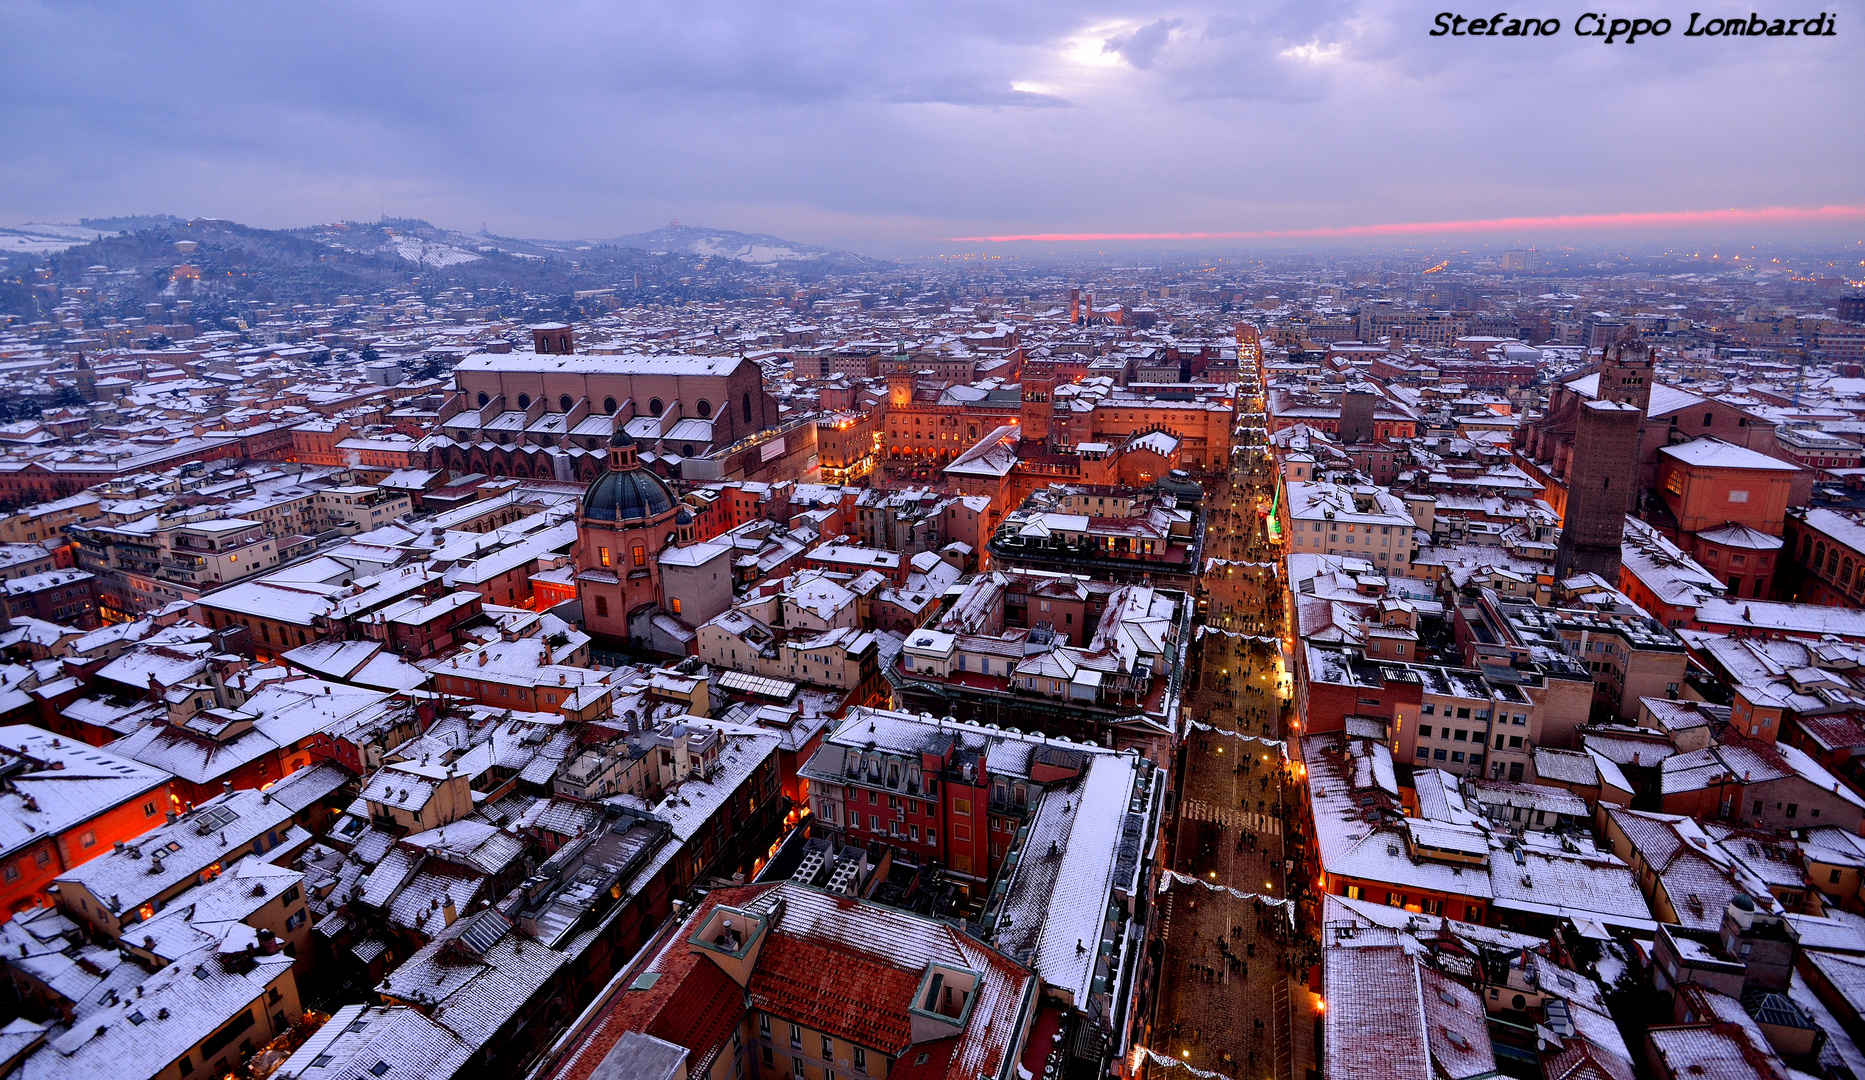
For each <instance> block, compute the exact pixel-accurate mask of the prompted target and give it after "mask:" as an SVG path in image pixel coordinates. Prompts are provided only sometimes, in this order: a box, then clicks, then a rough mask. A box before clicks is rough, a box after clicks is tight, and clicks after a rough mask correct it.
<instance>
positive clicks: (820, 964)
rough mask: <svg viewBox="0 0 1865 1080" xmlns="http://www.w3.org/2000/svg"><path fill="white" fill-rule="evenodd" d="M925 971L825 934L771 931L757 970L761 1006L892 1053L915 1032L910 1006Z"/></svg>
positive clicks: (755, 989) (754, 995) (754, 980)
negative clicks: (794, 934) (800, 935)
mask: <svg viewBox="0 0 1865 1080" xmlns="http://www.w3.org/2000/svg"><path fill="white" fill-rule="evenodd" d="M920 975H921V972H919V971H908V970H906V969H904V968H898V967H893V966H892V965H889V964H885V963H881V962H879V961H878V960H877V959H876V957H875V956H874V955H873V954H872V953H860V952H856V951H855V950H853V949H849V948H846V947H843V946H840V945H836V944H832V943H830V942H827V941H823V940H820V939H804V938H798V937H792V936H790V935H788V934H782V933H777V934H771V935H770V936H769V937H768V938H767V940H766V941H765V942H764V949H763V951H762V952H761V953H760V954H759V955H758V966H757V969H756V971H755V973H754V974H753V975H752V976H751V1002H752V1005H753V1006H755V1007H756V1008H759V1009H763V1010H765V1011H767V1012H771V1013H775V1014H776V1015H778V1016H783V1017H787V1018H789V1019H791V1020H794V1021H795V1022H797V1023H799V1024H802V1025H804V1026H805V1027H810V1028H814V1029H816V1030H818V1031H826V1032H829V1033H830V1034H832V1035H835V1036H836V1037H837V1038H840V1039H845V1040H847V1041H848V1042H851V1043H855V1044H857V1045H860V1046H867V1047H872V1048H874V1049H876V1050H881V1051H884V1052H886V1053H889V1054H895V1055H898V1054H901V1053H903V1052H904V1051H905V1049H906V1047H907V1045H908V1042H909V1040H910V1039H911V1038H912V1028H911V1026H910V1025H909V1024H908V1021H907V1008H908V1006H910V1005H911V1004H912V1003H913V994H914V992H915V991H917V990H918V989H919V985H920Z"/></svg>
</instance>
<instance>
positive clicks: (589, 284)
mask: <svg viewBox="0 0 1865 1080" xmlns="http://www.w3.org/2000/svg"><path fill="white" fill-rule="evenodd" d="M112 226H114V228H112ZM662 232H664V233H668V234H669V235H670V236H671V237H672V239H673V240H675V241H678V242H673V243H655V242H652V240H651V238H652V237H654V236H655V235H656V234H653V233H648V234H642V236H640V237H626V238H622V240H623V241H626V242H621V241H615V242H611V241H556V240H519V239H513V238H510V237H502V236H494V235H491V234H490V233H484V232H481V233H462V232H455V231H453V230H450V229H442V228H438V227H436V226H434V225H432V224H430V223H428V222H426V221H421V220H418V219H412V218H390V219H383V220H381V221H376V222H367V223H365V222H332V223H329V224H324V225H314V226H310V227H307V228H301V229H257V228H253V227H251V226H247V225H241V224H239V223H238V222H233V221H225V220H220V219H214V218H194V219H191V220H183V219H180V218H172V217H167V216H163V215H152V216H144V217H137V218H114V219H86V220H85V221H84V223H83V224H80V225H47V224H32V225H21V226H14V227H12V228H10V229H4V228H0V269H4V270H5V271H6V272H5V273H4V274H0V286H6V287H4V288H0V311H10V312H12V313H15V314H20V315H29V316H32V317H35V318H38V317H43V316H44V314H45V312H44V311H42V310H40V307H41V304H40V302H39V301H38V300H36V299H35V298H34V294H33V293H32V291H31V290H30V289H28V288H27V287H26V285H25V279H24V277H23V275H22V274H21V271H23V270H24V269H25V268H26V267H29V266H30V267H47V268H49V269H50V270H51V271H52V279H53V280H54V281H56V282H58V283H59V284H62V285H66V286H76V285H86V286H91V287H94V288H97V289H99V294H98V295H99V296H100V297H104V296H110V297H114V298H115V300H114V302H116V303H120V304H122V305H123V306H124V313H126V314H137V313H139V312H138V311H137V308H138V307H139V305H140V304H141V303H143V302H146V301H149V300H154V299H156V298H158V297H161V296H164V295H181V293H180V292H178V291H177V290H178V289H180V290H183V291H185V294H186V295H189V296H191V297H193V298H195V299H197V300H199V301H203V302H206V303H208V304H209V305H210V306H212V303H213V302H214V301H224V302H226V303H228V304H238V303H239V302H241V301H245V300H262V301H290V302H299V303H319V304H323V303H330V302H332V301H334V299H335V298H336V297H337V296H340V295H345V294H350V295H370V294H375V293H379V292H380V291H382V290H384V289H391V288H393V289H416V290H419V291H422V292H426V291H429V290H437V289H442V288H448V287H455V286H459V287H465V288H469V289H473V290H475V291H476V292H478V293H480V294H481V297H480V298H481V299H482V300H483V301H484V306H485V307H488V308H496V309H498V310H500V311H501V312H503V313H504V314H505V315H506V316H507V317H526V318H529V317H534V316H536V317H551V318H558V317H572V318H574V317H580V316H579V305H580V304H581V303H583V301H579V300H577V299H576V298H575V294H576V293H578V292H589V291H592V290H609V291H612V292H613V293H614V294H615V295H617V296H620V297H629V298H633V299H635V300H639V301H644V302H656V303H665V302H673V303H684V302H686V301H688V300H695V299H727V298H731V297H735V296H740V295H744V294H745V293H746V292H747V291H749V290H750V289H751V287H752V286H754V285H762V284H763V283H765V282H767V281H768V280H769V275H770V273H771V272H772V271H773V270H776V269H779V268H781V269H782V271H783V272H784V273H786V274H796V275H800V276H803V277H812V276H819V275H822V274H829V273H851V272H853V273H860V272H865V271H867V270H869V269H875V268H881V267H884V266H887V265H891V264H886V263H881V262H877V261H871V260H866V259H863V258H862V257H860V256H855V255H848V254H846V253H843V252H831V251H826V250H824V249H819V248H808V247H805V246H803V245H797V244H790V243H788V242H786V241H783V240H779V239H776V238H775V237H752V236H746V235H744V234H741V233H726V232H721V231H718V230H710V229H705V230H702V229H679V230H662ZM184 249H186V250H184ZM184 264H185V265H186V266H188V267H191V268H192V269H191V270H190V271H188V275H187V276H192V275H195V274H198V280H195V281H191V282H189V283H187V284H182V285H177V283H176V282H174V281H173V280H171V279H173V278H175V277H177V276H181V275H177V274H176V273H175V269H176V267H177V266H180V265H184ZM228 311H229V313H231V312H232V309H228ZM592 313H593V312H592Z"/></svg>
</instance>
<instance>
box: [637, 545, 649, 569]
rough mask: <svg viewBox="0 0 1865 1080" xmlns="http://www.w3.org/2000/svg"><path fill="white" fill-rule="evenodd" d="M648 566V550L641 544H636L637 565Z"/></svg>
mask: <svg viewBox="0 0 1865 1080" xmlns="http://www.w3.org/2000/svg"><path fill="white" fill-rule="evenodd" d="M647 564H648V549H647V548H645V547H642V546H641V545H640V544H636V545H635V565H636V566H646V565H647Z"/></svg>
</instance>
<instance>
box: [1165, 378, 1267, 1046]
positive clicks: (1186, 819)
mask: <svg viewBox="0 0 1865 1080" xmlns="http://www.w3.org/2000/svg"><path fill="white" fill-rule="evenodd" d="M1238 418H1239V424H1240V426H1239V428H1238V430H1237V433H1236V438H1235V446H1234V454H1233V458H1232V461H1233V468H1232V471H1231V473H1230V474H1229V476H1227V477H1225V478H1223V479H1221V480H1218V481H1215V482H1212V483H1209V484H1208V485H1207V491H1206V493H1205V509H1206V524H1207V528H1208V533H1207V537H1206V548H1205V561H1206V567H1207V570H1206V573H1205V575H1204V580H1203V582H1202V586H1203V599H1202V603H1203V606H1202V609H1201V610H1202V611H1203V614H1204V619H1203V625H1202V626H1201V627H1200V628H1199V630H1198V633H1199V635H1200V636H1199V640H1198V642H1197V644H1196V646H1195V653H1196V657H1197V659H1196V661H1195V668H1196V676H1195V679H1194V681H1193V682H1192V684H1191V690H1190V691H1189V693H1188V694H1187V700H1186V712H1187V715H1188V716H1189V718H1190V724H1189V725H1188V729H1187V732H1186V735H1185V738H1184V741H1183V744H1182V746H1181V749H1180V761H1179V775H1178V782H1177V791H1178V803H1177V815H1176V822H1175V825H1174V831H1173V833H1172V838H1173V844H1172V861H1171V866H1172V869H1173V871H1174V873H1173V874H1172V875H1170V876H1168V878H1167V881H1166V886H1165V888H1164V890H1163V893H1162V895H1161V897H1160V914H1159V922H1160V926H1161V931H1160V967H1159V972H1160V990H1159V993H1158V995H1157V1000H1156V1003H1155V1007H1154V1011H1153V1025H1152V1029H1151V1037H1150V1039H1148V1040H1147V1042H1146V1045H1147V1047H1148V1049H1149V1050H1151V1051H1152V1052H1153V1053H1155V1054H1158V1055H1159V1056H1160V1057H1162V1058H1169V1059H1172V1060H1173V1061H1175V1062H1178V1063H1180V1064H1182V1065H1185V1066H1189V1067H1190V1068H1191V1069H1195V1070H1198V1071H1200V1072H1204V1073H1215V1074H1218V1075H1222V1076H1234V1077H1254V1078H1257V1080H1293V1076H1294V1071H1295V1061H1294V1058H1293V1054H1292V1051H1291V1046H1292V1040H1291V1032H1290V1029H1289V1022H1290V1011H1289V1002H1290V997H1291V992H1292V989H1293V988H1292V986H1291V981H1290V980H1291V973H1290V971H1289V964H1288V959H1287V957H1288V947H1289V944H1290V941H1291V938H1292V936H1293V932H1294V927H1293V926H1292V924H1291V923H1290V921H1289V917H1288V915H1287V914H1286V912H1287V911H1288V906H1287V905H1285V904H1282V903H1278V902H1277V901H1280V900H1282V899H1283V898H1284V897H1286V896H1287V895H1288V892H1287V887H1286V882H1285V880H1284V874H1285V867H1286V865H1287V863H1286V861H1285V860H1286V859H1287V857H1288V856H1287V853H1286V852H1285V850H1284V833H1285V828H1284V820H1285V819H1284V792H1285V789H1286V768H1285V760H1284V757H1283V744H1282V740H1283V738H1284V734H1285V726H1284V725H1285V719H1286V716H1285V710H1286V707H1287V701H1288V697H1289V695H1288V690H1287V671H1286V670H1285V668H1284V664H1283V657H1282V652H1281V648H1280V641H1281V638H1282V634H1283V632H1284V627H1283V610H1284V605H1283V599H1282V592H1283V576H1282V567H1281V563H1280V560H1279V553H1278V552H1277V550H1276V548H1275V547H1274V545H1272V544H1271V543H1270V541H1269V538H1268V535H1267V533H1266V529H1265V525H1266V522H1265V517H1264V512H1265V511H1266V509H1267V507H1268V506H1269V505H1270V502H1271V499H1272V498H1273V495H1274V477H1273V474H1272V471H1271V470H1272V466H1271V464H1270V462H1271V459H1270V456H1269V453H1268V448H1267V445H1266V443H1265V442H1264V432H1263V430H1262V428H1261V426H1260V425H1261V423H1262V414H1261V411H1260V404H1259V402H1258V400H1257V399H1255V398H1253V397H1250V396H1247V395H1246V396H1244V397H1242V398H1240V400H1239V402H1238ZM1144 1075H1148V1076H1155V1077H1170V1076H1178V1077H1185V1076H1187V1073H1186V1071H1185V1070H1184V1069H1178V1068H1171V1067H1167V1066H1162V1065H1160V1064H1158V1063H1157V1059H1149V1060H1148V1061H1147V1062H1145V1063H1144ZM1192 1075H1196V1074H1192Z"/></svg>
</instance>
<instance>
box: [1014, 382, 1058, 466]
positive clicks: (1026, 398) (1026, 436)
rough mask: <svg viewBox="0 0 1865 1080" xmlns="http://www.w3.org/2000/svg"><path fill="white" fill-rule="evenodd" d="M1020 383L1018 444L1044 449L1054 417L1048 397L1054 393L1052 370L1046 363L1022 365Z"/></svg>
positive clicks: (1034, 448)
mask: <svg viewBox="0 0 1865 1080" xmlns="http://www.w3.org/2000/svg"><path fill="white" fill-rule="evenodd" d="M1021 382H1022V386H1023V413H1022V420H1021V422H1020V429H1021V430H1020V431H1019V432H1018V438H1019V440H1020V441H1021V445H1022V446H1024V447H1027V448H1029V449H1031V450H1047V449H1049V446H1050V441H1051V435H1050V427H1051V421H1052V420H1053V419H1054V417H1055V405H1054V403H1053V402H1052V401H1051V398H1053V397H1054V395H1055V389H1056V373H1055V371H1054V369H1052V368H1050V367H1048V366H1046V365H1041V364H1030V365H1026V366H1025V367H1024V369H1023V375H1022V379H1021Z"/></svg>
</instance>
